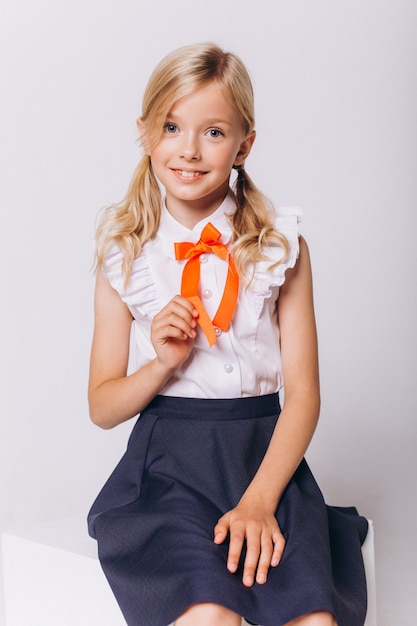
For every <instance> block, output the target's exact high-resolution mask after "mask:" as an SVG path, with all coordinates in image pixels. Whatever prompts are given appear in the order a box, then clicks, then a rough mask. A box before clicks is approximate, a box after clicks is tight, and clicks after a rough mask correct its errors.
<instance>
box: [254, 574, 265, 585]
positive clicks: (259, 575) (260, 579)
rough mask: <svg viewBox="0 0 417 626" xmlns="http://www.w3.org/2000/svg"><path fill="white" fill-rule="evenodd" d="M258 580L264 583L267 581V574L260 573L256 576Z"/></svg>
mask: <svg viewBox="0 0 417 626" xmlns="http://www.w3.org/2000/svg"><path fill="white" fill-rule="evenodd" d="M256 580H257V582H258V583H259V584H260V585H262V584H263V583H264V582H266V576H265V574H258V576H257V577H256Z"/></svg>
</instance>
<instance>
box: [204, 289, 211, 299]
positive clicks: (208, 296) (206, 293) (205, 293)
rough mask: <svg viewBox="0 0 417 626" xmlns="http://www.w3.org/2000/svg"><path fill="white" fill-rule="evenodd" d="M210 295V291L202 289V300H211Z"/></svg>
mask: <svg viewBox="0 0 417 626" xmlns="http://www.w3.org/2000/svg"><path fill="white" fill-rule="evenodd" d="M212 295H213V294H212V292H211V291H210V289H204V291H203V298H211V296H212Z"/></svg>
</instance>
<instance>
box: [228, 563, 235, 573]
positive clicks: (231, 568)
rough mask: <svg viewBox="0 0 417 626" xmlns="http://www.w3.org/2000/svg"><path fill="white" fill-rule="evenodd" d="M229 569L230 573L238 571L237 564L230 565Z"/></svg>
mask: <svg viewBox="0 0 417 626" xmlns="http://www.w3.org/2000/svg"><path fill="white" fill-rule="evenodd" d="M227 569H228V570H229V572H232V573H233V572H235V571H236V570H237V563H228V564H227Z"/></svg>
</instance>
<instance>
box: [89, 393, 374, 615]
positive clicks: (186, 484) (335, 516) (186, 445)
mask: <svg viewBox="0 0 417 626" xmlns="http://www.w3.org/2000/svg"><path fill="white" fill-rule="evenodd" d="M279 412H280V408H279V401H278V395H277V394H271V395H267V396H260V397H256V398H238V399H230V400H229V399H227V400H208V399H188V398H171V397H163V396H157V397H156V398H155V399H154V400H153V401H152V402H151V404H150V405H149V406H148V407H147V408H146V410H145V411H143V412H142V414H141V416H140V418H139V419H138V421H137V422H136V424H135V426H134V428H133V431H132V434H131V436H130V439H129V443H128V447H127V451H126V453H125V455H124V456H123V457H122V459H121V461H120V463H119V464H118V465H117V467H116V469H115V470H114V472H113V473H112V475H111V476H110V478H109V479H108V481H107V483H106V484H105V485H104V487H103V489H102V490H101V492H100V494H99V495H98V497H97V499H96V501H95V502H94V504H93V506H92V508H91V511H90V513H89V517H88V522H89V532H90V534H91V536H92V537H94V538H96V539H97V541H98V550H99V557H100V562H101V565H102V567H103V570H104V572H105V574H106V576H107V579H108V581H109V583H110V585H111V587H112V590H113V592H114V595H115V597H116V599H117V601H118V603H119V605H120V608H121V610H122V612H123V615H124V617H125V619H126V622H127V624H128V625H129V626H167V625H168V624H170V623H171V622H173V621H174V620H175V619H176V618H177V617H178V616H179V615H180V614H181V613H182V612H183V611H184V610H185V609H186V608H187V607H188V606H190V605H192V604H195V603H197V602H215V603H218V604H221V605H223V606H226V607H228V608H229V609H231V610H232V611H235V612H236V613H238V614H239V615H242V616H244V617H245V618H246V619H247V620H248V621H249V622H251V623H253V624H261V625H262V626H282V625H283V624H286V623H287V622H289V621H290V620H292V619H295V618H296V617H299V616H300V615H304V614H306V613H310V612H312V611H330V612H331V613H333V615H334V616H335V618H336V621H337V623H338V626H363V624H364V621H365V614H366V581H365V574H364V568H363V562H362V553H361V544H362V543H363V541H364V539H365V536H366V532H367V521H366V519H364V518H363V517H360V516H359V515H358V514H357V511H356V509H354V508H335V507H330V506H326V504H325V503H324V501H323V496H322V494H321V491H320V489H319V487H318V485H317V483H316V481H315V480H314V477H313V475H312V474H311V472H310V469H309V467H308V465H307V463H306V461H305V460H303V461H302V462H301V464H300V466H299V467H298V469H297V470H296V472H295V474H294V476H293V478H292V479H291V481H290V482H289V484H288V486H287V488H286V490H285V492H284V495H283V497H282V498H281V501H280V504H279V507H278V510H277V519H278V523H279V526H280V528H281V531H282V533H283V535H284V536H285V538H286V546H285V550H284V555H283V557H282V560H281V562H280V564H279V565H278V566H277V567H275V568H271V569H270V571H269V575H268V581H267V582H266V584H264V585H258V584H256V583H255V584H254V585H253V587H250V588H247V587H245V586H244V585H243V583H242V565H243V563H242V562H241V564H240V567H239V569H238V571H237V572H236V573H235V574H231V573H230V572H228V570H227V569H226V560H227V550H228V545H227V542H225V543H224V544H223V545H220V546H219V545H215V544H214V543H213V529H214V526H215V525H216V523H217V521H218V519H219V518H220V517H221V516H222V515H223V514H224V513H226V512H227V511H229V510H230V509H231V508H233V507H234V506H236V504H237V503H238V502H239V499H240V498H241V496H242V494H243V492H244V491H245V489H246V488H247V486H248V484H249V483H250V481H251V480H252V478H253V476H254V474H255V473H256V471H257V469H258V467H259V464H260V463H261V461H262V459H263V457H264V455H265V452H266V449H267V447H268V444H269V441H270V439H271V436H272V433H273V430H274V427H275V424H276V421H277V419H278V416H279Z"/></svg>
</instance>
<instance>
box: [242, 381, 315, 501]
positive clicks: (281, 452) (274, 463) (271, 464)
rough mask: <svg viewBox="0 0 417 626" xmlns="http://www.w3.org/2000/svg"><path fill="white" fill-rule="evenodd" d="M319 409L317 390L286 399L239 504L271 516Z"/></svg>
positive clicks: (299, 458)
mask: <svg viewBox="0 0 417 626" xmlns="http://www.w3.org/2000/svg"><path fill="white" fill-rule="evenodd" d="M319 408H320V397H319V391H318V388H315V387H313V388H312V389H306V390H305V391H304V392H303V393H301V394H297V396H296V397H294V398H292V397H291V395H289V397H286V399H285V403H284V408H283V409H282V412H281V415H280V417H279V419H278V422H277V425H276V427H275V430H274V433H273V435H272V438H271V441H270V444H269V446H268V449H267V452H266V454H265V456H264V459H263V461H262V463H261V465H260V466H259V469H258V471H257V473H256V475H255V477H254V478H253V480H252V482H251V483H250V485H249V486H248V488H247V490H246V491H245V493H244V495H243V498H242V500H243V501H244V500H248V499H250V500H256V501H257V502H259V504H260V505H262V506H263V507H264V508H266V509H267V510H270V511H273V512H275V511H276V509H277V506H278V504H279V501H280V499H281V496H282V494H283V492H284V490H285V488H286V486H287V485H288V482H289V481H290V479H291V477H292V476H293V474H294V472H295V470H296V469H297V467H298V465H299V464H300V462H301V460H302V458H303V456H304V454H305V452H306V450H307V448H308V446H309V444H310V441H311V439H312V436H313V434H314V431H315V428H316V425H317V421H318V416H319Z"/></svg>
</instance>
